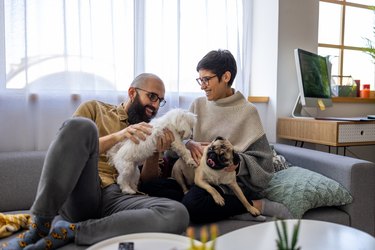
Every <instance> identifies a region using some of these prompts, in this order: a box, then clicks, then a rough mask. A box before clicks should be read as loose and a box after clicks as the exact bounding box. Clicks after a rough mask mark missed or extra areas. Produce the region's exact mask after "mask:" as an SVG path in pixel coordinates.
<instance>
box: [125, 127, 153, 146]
mask: <svg viewBox="0 0 375 250" xmlns="http://www.w3.org/2000/svg"><path fill="white" fill-rule="evenodd" d="M151 129H152V126H151V125H150V124H148V123H146V122H141V123H137V124H133V125H130V126H128V127H126V128H124V129H123V130H121V131H120V132H121V133H122V135H123V138H122V140H124V139H125V138H128V139H130V140H132V141H133V142H134V143H135V144H138V143H139V141H140V140H142V141H144V140H146V136H147V135H150V134H151Z"/></svg>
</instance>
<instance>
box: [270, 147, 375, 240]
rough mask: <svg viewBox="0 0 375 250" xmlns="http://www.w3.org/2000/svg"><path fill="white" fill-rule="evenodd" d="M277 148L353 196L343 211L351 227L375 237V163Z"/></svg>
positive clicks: (294, 163)
mask: <svg viewBox="0 0 375 250" xmlns="http://www.w3.org/2000/svg"><path fill="white" fill-rule="evenodd" d="M274 147H275V150H276V152H278V153H279V154H281V155H283V156H284V157H285V158H286V160H287V161H288V162H290V163H292V164H293V165H295V166H299V167H303V168H306V169H309V170H311V171H314V172H317V173H320V174H322V175H324V176H326V177H329V178H331V179H333V180H335V181H337V182H339V183H340V184H341V185H343V186H344V187H345V188H346V189H347V190H348V191H349V192H350V194H351V195H352V196H353V202H352V203H351V204H349V205H346V206H342V207H341V209H342V210H344V211H345V212H347V213H348V214H349V215H350V220H351V222H350V223H351V226H352V227H355V228H358V229H360V230H363V231H366V232H369V233H370V234H372V235H375V181H374V180H375V163H373V162H369V161H365V160H360V159H355V158H351V157H347V156H342V155H334V154H330V153H326V152H321V151H316V150H311V149H306V148H299V147H294V146H290V145H285V144H275V145H274Z"/></svg>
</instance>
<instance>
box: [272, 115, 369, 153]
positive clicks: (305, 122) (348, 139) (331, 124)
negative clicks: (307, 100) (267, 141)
mask: <svg viewBox="0 0 375 250" xmlns="http://www.w3.org/2000/svg"><path fill="white" fill-rule="evenodd" d="M277 136H278V137H279V138H283V139H290V140H295V141H299V142H310V143H316V144H322V145H327V146H334V147H346V146H359V145H375V121H336V120H315V119H310V118H279V119H278V122H277Z"/></svg>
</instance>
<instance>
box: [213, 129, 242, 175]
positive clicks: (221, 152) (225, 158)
mask: <svg viewBox="0 0 375 250" xmlns="http://www.w3.org/2000/svg"><path fill="white" fill-rule="evenodd" d="M239 160H240V159H239V156H238V154H237V153H235V152H234V150H233V145H232V143H230V141H229V140H227V139H225V138H223V137H220V136H219V137H216V139H215V140H213V141H212V142H211V143H210V144H209V145H208V148H207V159H206V164H207V166H209V167H210V168H212V169H215V170H220V169H223V168H225V167H228V166H230V165H233V164H234V165H237V164H238V163H239Z"/></svg>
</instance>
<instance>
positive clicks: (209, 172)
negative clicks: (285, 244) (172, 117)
mask: <svg viewBox="0 0 375 250" xmlns="http://www.w3.org/2000/svg"><path fill="white" fill-rule="evenodd" d="M224 144H225V149H223V148H221V147H220V146H221V145H224ZM213 146H217V148H218V149H215V151H219V150H221V151H222V152H221V153H223V154H224V155H225V157H226V159H227V160H228V162H231V164H233V145H232V144H231V143H230V142H229V140H227V139H223V140H217V139H215V140H214V141H212V142H211V143H210V144H209V145H208V146H207V147H205V149H204V151H203V155H202V158H201V161H200V164H199V166H198V167H197V168H195V169H192V168H191V167H189V166H187V165H185V164H183V162H181V161H180V162H179V164H175V165H174V166H173V169H172V177H174V178H175V179H176V181H177V182H178V183H179V184H180V185H181V187H182V188H183V190H184V192H186V191H188V190H187V188H186V183H185V182H187V183H188V184H191V183H193V182H194V183H195V184H196V185H197V186H199V187H201V188H203V189H205V190H206V191H207V192H208V193H210V194H211V196H212V198H213V199H214V200H215V202H216V203H217V204H219V205H220V206H223V205H224V204H225V201H224V198H223V197H222V196H221V195H220V193H219V192H218V191H217V190H216V189H215V188H213V187H212V186H211V185H210V184H214V185H219V184H226V185H228V186H229V187H230V188H231V189H232V191H233V192H234V194H235V195H236V196H237V197H238V199H239V200H240V201H241V203H242V204H243V205H244V206H245V207H246V210H247V211H248V212H249V213H251V214H252V215H255V216H257V215H260V212H259V210H258V209H257V208H255V207H254V206H252V205H251V204H250V203H249V202H248V200H247V199H246V197H245V195H244V194H243V192H242V190H241V188H240V187H239V186H238V183H237V180H236V172H235V171H232V172H227V171H225V170H224V169H221V170H216V169H212V168H210V167H209V166H207V163H206V161H207V151H208V149H209V148H210V147H213ZM223 151H225V152H223ZM228 166H229V165H228ZM175 167H176V169H175ZM193 180H194V181H193Z"/></svg>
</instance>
